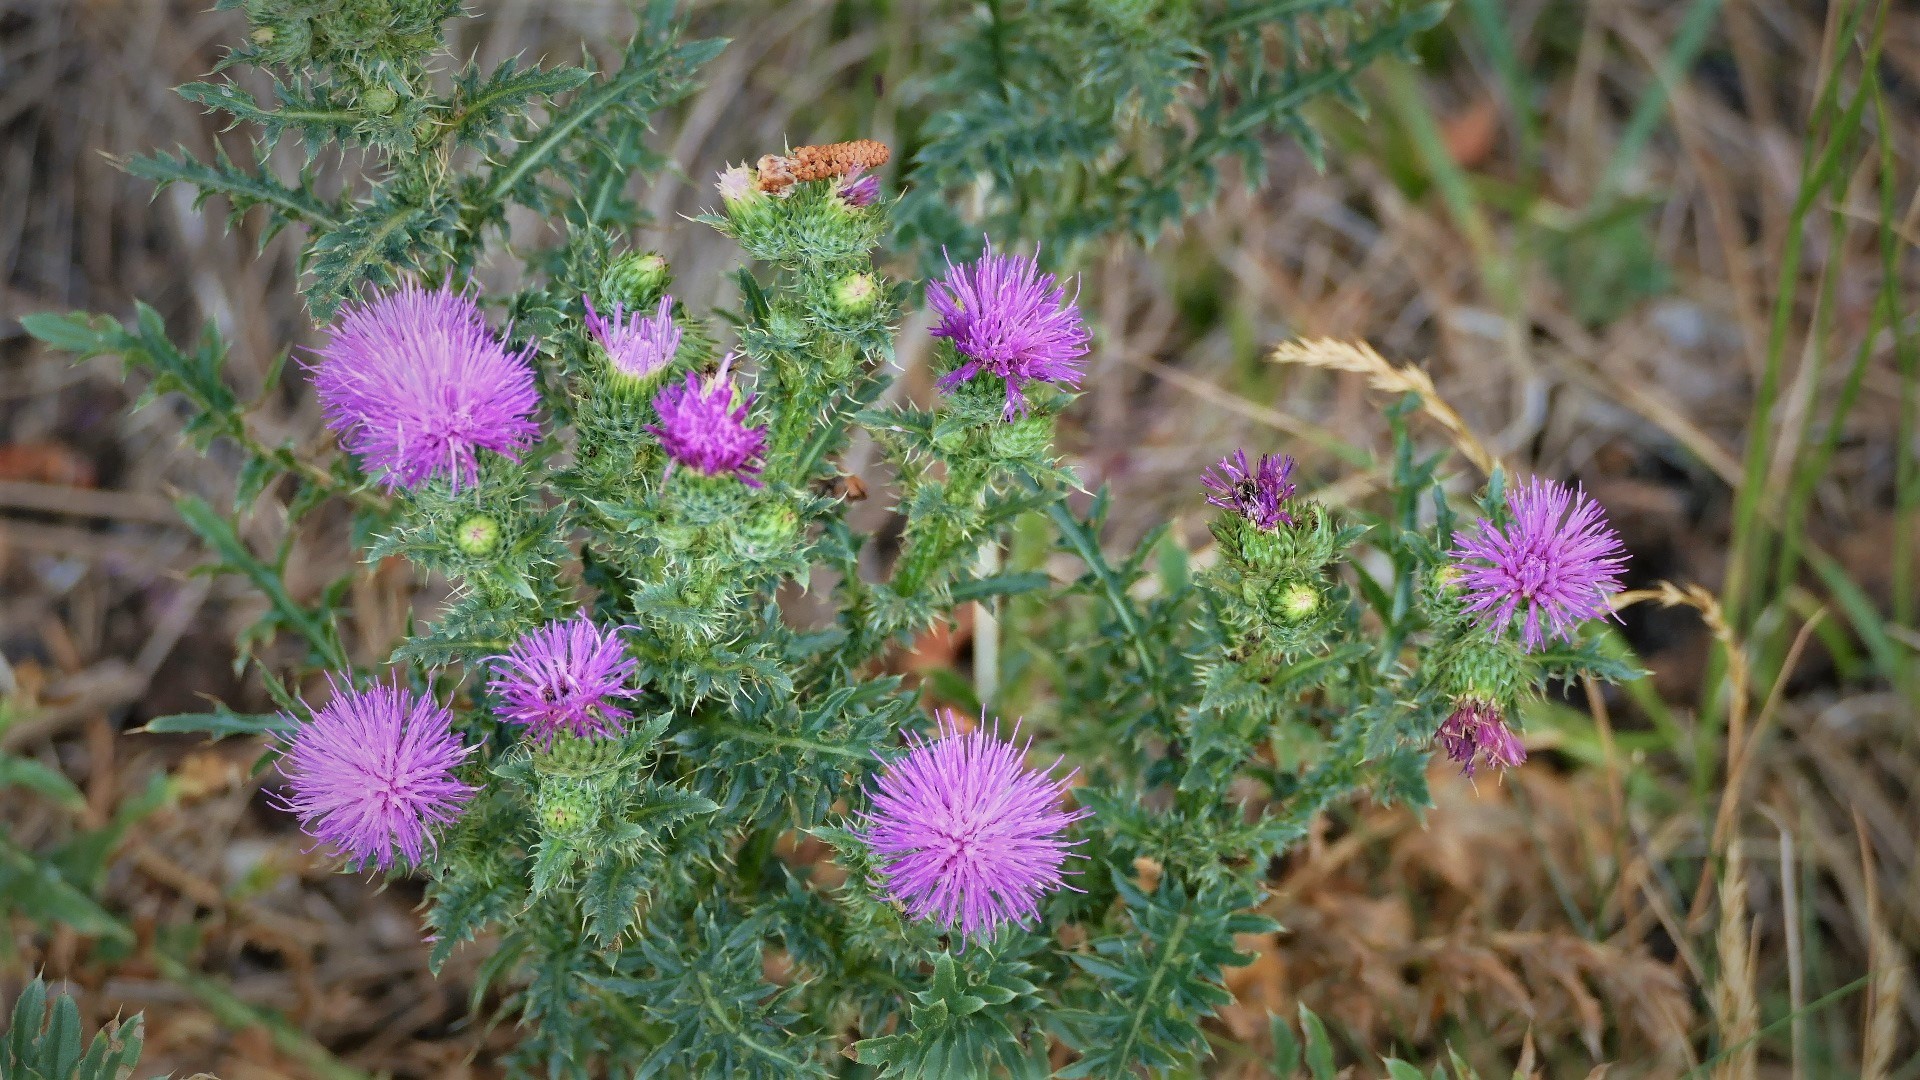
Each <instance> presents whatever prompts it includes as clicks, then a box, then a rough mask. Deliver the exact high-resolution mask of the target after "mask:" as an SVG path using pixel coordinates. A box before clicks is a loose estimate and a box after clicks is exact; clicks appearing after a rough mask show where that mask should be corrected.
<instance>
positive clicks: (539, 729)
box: [488, 616, 639, 746]
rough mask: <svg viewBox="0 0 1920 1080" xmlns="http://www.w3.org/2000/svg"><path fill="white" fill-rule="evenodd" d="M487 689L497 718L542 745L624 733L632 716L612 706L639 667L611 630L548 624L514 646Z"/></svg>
mask: <svg viewBox="0 0 1920 1080" xmlns="http://www.w3.org/2000/svg"><path fill="white" fill-rule="evenodd" d="M494 659H495V660H497V661H499V663H500V669H499V671H498V672H497V673H496V674H495V675H494V678H493V681H492V683H491V684H489V686H488V689H490V690H492V691H493V692H494V693H496V694H498V695H500V698H501V702H502V706H501V709H500V714H501V715H502V716H504V717H505V718H506V719H508V720H510V721H512V722H513V723H516V724H524V725H526V727H527V731H528V733H529V734H530V735H531V736H532V737H533V739H534V741H535V742H538V743H539V744H541V745H542V746H544V745H546V744H548V743H550V742H552V741H553V737H554V736H555V735H559V734H563V733H564V734H568V735H572V736H574V737H576V738H581V739H586V738H601V737H604V736H608V735H617V734H619V733H620V732H622V731H624V730H626V726H627V721H628V720H631V719H633V714H631V713H629V712H627V711H626V710H625V709H622V708H620V707H619V706H617V705H615V704H614V703H613V699H614V698H618V697H625V696H627V695H629V694H630V693H631V691H630V690H628V689H627V680H628V679H631V678H632V677H633V673H634V670H635V669H636V668H637V667H638V666H639V665H638V664H636V663H635V662H634V659H633V657H631V656H629V655H627V647H626V645H625V644H624V643H623V642H622V641H621V640H620V634H619V631H617V630H611V629H605V630H603V629H601V628H600V627H599V626H598V625H596V624H595V623H594V622H593V620H592V619H588V618H586V617H584V616H582V617H580V618H577V619H564V620H559V621H555V622H550V623H548V624H547V625H545V626H542V627H541V628H539V629H538V630H534V631H532V632H531V633H529V634H527V635H526V636H525V637H523V638H521V639H520V640H519V641H516V642H514V644H513V647H512V648H511V649H509V650H508V651H507V654H506V655H505V656H496V657H494Z"/></svg>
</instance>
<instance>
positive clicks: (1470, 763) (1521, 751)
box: [1433, 698, 1527, 778]
mask: <svg viewBox="0 0 1920 1080" xmlns="http://www.w3.org/2000/svg"><path fill="white" fill-rule="evenodd" d="M1433 738H1434V741H1435V742H1437V743H1439V744H1440V748H1441V749H1442V750H1445V751H1446V753H1447V759H1448V760H1450V761H1452V762H1453V763H1455V764H1456V765H1459V766H1460V771H1461V772H1462V773H1464V774H1465V775H1466V776H1468V777H1469V778H1471V777H1472V776H1473V773H1474V770H1475V769H1476V768H1478V767H1479V766H1482V765H1494V766H1497V767H1499V768H1501V769H1511V768H1515V767H1517V766H1519V765H1520V764H1521V763H1522V762H1525V761H1526V760H1527V748H1526V747H1524V746H1522V745H1520V739H1519V737H1518V736H1516V735H1514V733H1513V732H1512V731H1511V730H1509V729H1508V728H1507V721H1506V718H1505V717H1503V716H1501V715H1500V710H1499V709H1497V708H1495V707H1493V706H1492V705H1489V704H1488V703H1486V702H1484V701H1479V700H1476V699H1474V698H1462V699H1460V700H1459V701H1457V702H1455V703H1454V707H1453V713H1452V714H1451V715H1449V716H1448V717H1447V719H1446V721H1445V722H1443V723H1442V724H1441V725H1440V730H1439V731H1437V732H1435V733H1434V736H1433Z"/></svg>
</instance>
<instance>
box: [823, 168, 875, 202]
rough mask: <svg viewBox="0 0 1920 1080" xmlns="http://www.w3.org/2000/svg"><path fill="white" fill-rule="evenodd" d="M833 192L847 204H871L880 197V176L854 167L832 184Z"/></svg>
mask: <svg viewBox="0 0 1920 1080" xmlns="http://www.w3.org/2000/svg"><path fill="white" fill-rule="evenodd" d="M833 193H834V194H835V195H838V196H840V201H842V202H844V203H846V204H847V205H848V206H855V207H862V206H872V205H873V204H874V201H875V200H877V199H879V198H880V178H879V177H878V176H875V175H874V174H872V173H870V172H867V171H866V170H864V169H855V170H853V171H852V172H850V173H848V174H847V175H846V176H845V177H843V178H841V180H840V182H839V183H838V184H836V185H834V189H833Z"/></svg>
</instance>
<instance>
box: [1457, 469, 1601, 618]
mask: <svg viewBox="0 0 1920 1080" xmlns="http://www.w3.org/2000/svg"><path fill="white" fill-rule="evenodd" d="M1507 507H1508V509H1509V510H1511V511H1512V513H1513V522H1512V524H1510V525H1508V526H1506V527H1505V528H1501V527H1499V526H1496V525H1494V524H1493V523H1492V522H1491V521H1487V520H1484V519H1482V520H1481V521H1480V522H1479V523H1478V524H1477V525H1475V527H1474V528H1473V529H1472V531H1471V532H1469V533H1468V534H1467V535H1466V537H1465V538H1464V539H1462V540H1461V541H1460V542H1459V545H1458V547H1457V548H1456V550H1455V552H1454V556H1455V564H1456V565H1457V566H1458V567H1459V568H1460V578H1459V587H1460V590H1461V593H1462V595H1463V596H1464V597H1465V599H1466V605H1467V610H1469V611H1471V612H1474V613H1475V614H1477V615H1479V616H1480V617H1481V619H1482V621H1483V622H1484V623H1485V624H1486V625H1487V626H1488V627H1489V628H1490V629H1492V630H1494V631H1495V632H1504V631H1505V630H1506V628H1507V626H1508V624H1510V623H1511V622H1513V620H1514V618H1515V617H1516V616H1518V617H1519V618H1520V639H1521V641H1522V642H1523V643H1524V644H1525V645H1526V647H1527V648H1528V649H1529V650H1537V649H1540V648H1542V647H1543V646H1544V645H1545V644H1546V643H1547V641H1548V639H1550V638H1556V637H1557V638H1562V639H1567V640H1571V639H1572V637H1573V633H1574V630H1575V628H1576V627H1577V626H1579V624H1580V623H1581V622H1582V621H1584V620H1587V619H1597V618H1602V617H1604V616H1606V615H1608V614H1611V612H1612V608H1611V607H1609V606H1608V603H1607V597H1608V596H1609V595H1610V594H1612V593H1614V592H1615V591H1617V590H1618V589H1619V588H1620V574H1621V570H1622V568H1623V567H1624V566H1625V565H1626V558H1625V550H1624V549H1623V548H1622V547H1621V546H1620V537H1619V536H1618V535H1617V534H1616V533H1615V532H1614V531H1613V529H1612V527H1611V526H1609V525H1608V524H1607V521H1606V517H1605V515H1604V514H1603V513H1602V512H1601V510H1600V506H1599V504H1598V503H1595V502H1594V501H1593V500H1592V499H1589V498H1587V496H1586V494H1585V493H1584V492H1581V491H1580V490H1578V489H1577V488H1571V487H1568V486H1566V485H1565V484H1556V483H1554V482H1552V481H1550V480H1540V479H1535V480H1532V481H1530V482H1529V483H1527V484H1525V485H1522V486H1520V487H1516V488H1514V489H1513V490H1511V491H1509V492H1508V493H1507Z"/></svg>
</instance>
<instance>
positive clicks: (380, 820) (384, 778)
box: [279, 682, 474, 870]
mask: <svg viewBox="0 0 1920 1080" xmlns="http://www.w3.org/2000/svg"><path fill="white" fill-rule="evenodd" d="M332 686H333V700H331V701H329V702H328V703H327V705H326V707H325V708H322V709H320V710H318V711H316V712H315V713H314V714H313V719H312V720H311V721H309V722H307V723H304V724H301V725H300V726H299V727H298V728H297V729H296V730H295V731H294V733H293V734H292V736H290V737H289V738H288V739H286V740H285V742H284V743H283V745H282V750H283V751H284V756H283V757H282V758H281V759H280V766H279V768H280V774H281V775H282V776H285V777H286V778H287V782H288V785H289V787H290V788H291V794H290V795H289V796H287V797H286V798H285V799H284V800H283V805H284V806H285V807H286V808H287V809H288V810H291V811H292V812H293V813H294V814H296V815H298V816H299V818H300V827H301V829H302V830H304V831H305V832H306V834H307V835H308V836H311V837H313V838H314V839H315V840H317V841H319V842H320V844H321V845H322V847H324V848H325V849H326V850H327V852H328V854H330V855H332V856H335V857H340V858H345V859H347V860H348V861H349V862H350V863H352V864H354V865H356V866H371V867H377V868H379V869H381V870H385V869H387V868H389V867H391V866H392V865H393V864H394V863H395V862H396V861H398V860H399V859H401V858H404V859H405V860H406V862H407V863H409V864H412V865H418V864H419V862H420V859H421V856H422V855H424V854H425V853H426V852H427V851H429V850H431V849H432V847H433V843H434V840H433V830H434V828H435V827H436V826H439V825H445V824H447V823H449V822H451V821H453V820H454V819H455V818H457V817H459V816H460V810H461V807H462V806H464V805H465V803H466V801H467V800H468V799H469V798H471V797H472V795H473V792H474V788H473V787H471V786H469V785H467V784H464V783H461V782H460V781H459V780H458V779H456V778H455V776H454V767H455V766H457V765H459V764H460V763H461V762H462V761H464V760H465V759H466V757H467V755H468V754H471V753H472V752H473V748H472V747H470V746H465V745H463V744H462V743H461V742H460V739H459V737H458V736H456V735H455V734H454V733H453V715H452V714H451V713H449V712H448V711H447V710H446V709H444V708H442V707H441V706H440V705H439V704H437V703H436V702H435V701H434V700H433V699H432V698H431V697H427V696H425V695H419V694H415V693H414V692H413V691H411V690H408V689H405V688H402V687H399V686H387V685H376V686H372V687H369V688H368V689H365V690H356V689H353V688H352V687H350V686H347V685H344V684H342V683H339V682H335V683H333V684H332Z"/></svg>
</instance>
